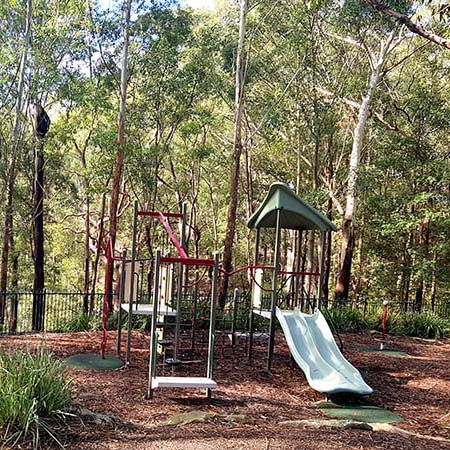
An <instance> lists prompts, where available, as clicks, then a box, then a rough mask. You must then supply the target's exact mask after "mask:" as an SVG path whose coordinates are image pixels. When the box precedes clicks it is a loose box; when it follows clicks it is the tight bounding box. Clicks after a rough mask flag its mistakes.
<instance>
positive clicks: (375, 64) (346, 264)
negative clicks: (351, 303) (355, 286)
mask: <svg viewBox="0 0 450 450" xmlns="http://www.w3.org/2000/svg"><path fill="white" fill-rule="evenodd" d="M393 40H394V32H391V33H390V34H389V36H388V37H387V39H386V40H384V41H382V42H381V43H380V49H379V51H378V55H377V57H376V61H375V60H372V61H371V62H372V71H371V74H370V78H369V83H368V85H367V91H366V94H365V95H364V97H363V99H362V102H361V105H360V107H359V113H358V123H357V124H356V127H355V130H354V132H353V145H352V152H351V154H350V163H349V175H348V185H347V197H346V205H345V212H344V217H343V222H342V246H341V254H340V260H339V271H338V276H337V282H336V293H335V297H336V302H337V303H343V302H345V301H346V300H347V299H348V294H349V289H350V278H351V266H352V259H353V249H354V245H355V231H354V223H353V222H354V218H355V215H356V207H357V198H358V191H357V188H356V185H357V181H358V170H359V165H360V161H361V149H362V147H363V143H364V132H365V130H366V125H367V119H368V117H369V109H370V104H371V102H372V99H373V95H374V93H375V90H376V88H377V85H378V83H379V81H380V77H381V72H382V70H383V66H384V64H385V62H386V59H387V56H388V54H389V52H390V51H391V50H392V48H393V47H394V45H393Z"/></svg>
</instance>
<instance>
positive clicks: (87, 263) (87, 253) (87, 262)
mask: <svg viewBox="0 0 450 450" xmlns="http://www.w3.org/2000/svg"><path fill="white" fill-rule="evenodd" d="M85 201H86V211H85V214H84V283H83V294H84V296H83V314H88V313H89V292H90V269H91V249H90V245H89V244H90V240H91V236H90V235H91V230H90V219H91V218H90V202H89V194H88V193H87V192H86V199H85Z"/></svg>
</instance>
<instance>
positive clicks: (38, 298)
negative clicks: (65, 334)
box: [32, 137, 45, 331]
mask: <svg viewBox="0 0 450 450" xmlns="http://www.w3.org/2000/svg"><path fill="white" fill-rule="evenodd" d="M34 164H35V166H34V172H35V174H34V195H33V221H34V223H33V227H34V232H33V236H34V242H33V243H34V248H33V253H34V255H33V256H34V283H33V318H32V326H33V330H34V331H43V330H44V308H45V306H44V301H45V300H44V287H45V275H44V138H43V137H38V138H37V143H36V150H35V161H34Z"/></svg>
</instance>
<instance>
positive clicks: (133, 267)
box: [125, 200, 138, 367]
mask: <svg viewBox="0 0 450 450" xmlns="http://www.w3.org/2000/svg"><path fill="white" fill-rule="evenodd" d="M137 226H138V201H137V200H135V201H134V210H133V236H132V241H131V263H130V266H131V267H130V270H131V286H130V298H129V299H128V334H127V352H126V357H125V365H126V366H127V367H129V366H130V353H131V328H132V326H133V297H134V272H135V270H136V240H137Z"/></svg>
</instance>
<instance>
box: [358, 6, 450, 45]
mask: <svg viewBox="0 0 450 450" xmlns="http://www.w3.org/2000/svg"><path fill="white" fill-rule="evenodd" d="M366 1H367V3H368V4H369V5H370V6H372V8H374V9H375V10H376V11H378V12H380V13H381V14H383V15H385V16H387V17H390V18H392V19H394V20H397V21H398V22H399V23H401V24H402V25H405V26H406V27H407V28H408V29H409V30H410V31H412V32H413V33H415V34H417V35H419V36H422V37H423V38H425V39H427V40H429V41H430V42H433V43H434V44H437V45H440V46H441V47H444V48H447V49H450V40H449V39H445V38H443V37H441V36H439V35H437V34H435V33H432V32H431V31H428V30H425V28H422V27H421V26H420V25H417V24H415V23H414V22H413V21H412V20H411V19H410V18H409V17H408V16H407V15H406V14H402V13H400V12H398V11H397V10H395V9H392V8H389V6H386V5H384V4H383V3H381V2H380V1H378V0H366Z"/></svg>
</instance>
